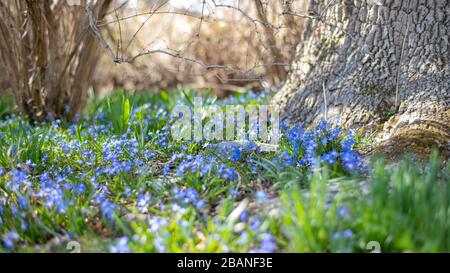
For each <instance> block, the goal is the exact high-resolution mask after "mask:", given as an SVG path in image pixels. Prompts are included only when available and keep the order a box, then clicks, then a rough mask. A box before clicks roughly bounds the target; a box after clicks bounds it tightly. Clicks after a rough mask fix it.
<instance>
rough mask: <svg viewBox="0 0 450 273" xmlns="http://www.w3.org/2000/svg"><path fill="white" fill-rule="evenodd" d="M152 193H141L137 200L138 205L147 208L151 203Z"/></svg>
mask: <svg viewBox="0 0 450 273" xmlns="http://www.w3.org/2000/svg"><path fill="white" fill-rule="evenodd" d="M150 200H151V195H150V194H140V195H139V196H138V199H137V201H136V206H137V207H139V208H141V209H142V208H145V207H147V206H148V205H149V204H150Z"/></svg>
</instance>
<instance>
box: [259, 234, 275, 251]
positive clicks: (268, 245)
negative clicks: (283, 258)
mask: <svg viewBox="0 0 450 273" xmlns="http://www.w3.org/2000/svg"><path fill="white" fill-rule="evenodd" d="M261 237H262V239H261V242H260V244H261V245H260V249H259V251H258V252H263V253H273V252H275V251H276V250H277V244H276V241H275V238H274V237H273V235H272V234H271V233H269V232H266V233H263V234H262V235H261Z"/></svg>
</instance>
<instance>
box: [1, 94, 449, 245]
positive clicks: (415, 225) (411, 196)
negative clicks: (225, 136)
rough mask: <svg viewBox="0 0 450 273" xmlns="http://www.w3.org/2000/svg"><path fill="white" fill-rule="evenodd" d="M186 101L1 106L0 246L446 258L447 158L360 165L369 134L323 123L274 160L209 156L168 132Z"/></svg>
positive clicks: (265, 155)
mask: <svg viewBox="0 0 450 273" xmlns="http://www.w3.org/2000/svg"><path fill="white" fill-rule="evenodd" d="M195 94H196V93H195V91H194V90H181V91H177V92H171V93H168V92H164V91H163V92H160V93H158V94H155V93H150V92H149V93H139V94H138V93H136V94H128V93H125V92H118V93H117V94H115V95H113V96H111V97H108V98H105V99H96V100H93V101H91V102H90V103H89V105H88V106H87V107H86V108H85V109H84V112H83V115H82V116H80V117H79V119H78V120H77V121H76V122H67V121H64V120H58V121H53V122H48V123H43V124H31V123H30V122H29V121H28V120H26V119H23V118H20V117H17V116H15V115H12V114H11V112H10V111H11V110H10V109H12V108H11V106H10V105H11V102H1V103H0V115H1V116H2V120H1V121H0V128H1V130H0V168H1V169H0V240H1V244H0V252H69V250H68V249H66V246H67V243H68V242H69V241H77V242H79V243H80V246H81V250H82V251H84V252H103V251H113V252H117V251H133V252H370V251H371V249H372V248H371V247H370V246H371V245H373V244H375V245H376V244H379V246H380V250H381V251H383V252H411V251H414V252H415V251H419V252H448V251H450V236H449V231H450V225H449V220H448V218H449V216H450V206H449V201H450V189H449V183H450V164H447V165H446V166H445V165H444V164H443V163H441V161H440V160H439V156H438V155H437V153H434V154H433V156H432V157H431V158H430V161H429V162H428V163H421V162H411V161H410V160H408V157H405V159H404V160H402V161H400V162H397V163H396V164H387V163H386V162H384V161H383V160H382V159H381V158H373V159H372V160H371V161H370V163H368V164H367V165H363V164H362V163H361V159H360V158H359V157H358V156H357V154H356V152H355V151H354V149H357V148H361V147H367V146H368V145H370V142H372V141H373V139H372V136H370V135H361V134H359V133H357V134H356V135H355V136H353V135H352V134H348V133H347V132H346V131H342V132H340V131H333V129H332V128H325V127H319V128H318V129H316V130H315V131H313V132H310V133H308V132H305V133H303V132H302V133H301V134H300V135H298V134H294V135H289V134H288V133H287V132H286V133H285V135H284V136H283V138H282V141H281V144H280V151H279V152H259V151H257V150H256V149H255V150H251V151H250V152H245V153H244V152H243V151H241V153H239V156H236V157H233V153H234V152H235V151H233V150H231V151H228V153H225V155H223V154H217V153H215V152H213V151H211V150H208V149H207V148H205V147H206V144H207V142H206V141H204V140H203V141H200V142H195V141H174V140H173V139H172V138H171V134H170V129H169V128H170V125H171V124H172V123H173V121H174V118H173V117H171V116H170V111H171V109H173V107H174V106H175V105H177V104H178V103H184V104H185V105H192V103H193V100H194V96H195ZM269 98H270V94H263V95H259V96H256V95H254V94H251V93H249V94H244V95H239V96H236V97H232V98H230V99H228V100H226V101H220V100H217V99H216V98H215V97H214V96H211V95H209V94H205V95H204V97H203V102H204V105H212V104H217V105H220V107H224V106H225V105H227V104H244V105H259V104H265V103H267V101H268V99H269ZM207 121H208V120H207V118H205V119H204V120H203V122H207ZM294 132H297V133H298V132H300V131H294ZM333 132H334V133H335V134H334V133H333ZM333 134H334V135H333ZM330 135H332V136H330ZM327 138H329V140H327ZM353 140H354V141H356V142H355V143H353ZM313 144H314V145H315V144H317V147H316V149H314V151H313V155H312V154H311V153H312V152H311V151H310V150H309V148H308V147H311V146H314V145H313ZM352 147H353V149H352ZM332 152H335V153H336V154H338V156H337V157H336V158H332V159H329V157H326V155H330V154H332ZM315 156H318V157H321V158H328V159H329V160H322V161H320V162H318V163H317V164H315V166H313V165H314V164H313V165H311V164H312V162H315V161H314V158H315ZM324 156H325V157H324ZM291 161H292V162H291ZM289 162H290V163H289ZM299 162H301V163H299ZM288 163H289V164H288Z"/></svg>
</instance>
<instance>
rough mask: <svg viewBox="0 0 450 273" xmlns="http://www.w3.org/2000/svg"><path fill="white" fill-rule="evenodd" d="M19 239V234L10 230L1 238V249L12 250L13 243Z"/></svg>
mask: <svg viewBox="0 0 450 273" xmlns="http://www.w3.org/2000/svg"><path fill="white" fill-rule="evenodd" d="M18 239H19V234H18V233H17V232H16V231H15V230H12V231H10V232H8V233H7V234H6V235H4V236H3V240H2V243H3V247H4V248H6V249H13V248H14V244H15V242H16V241H17V240H18Z"/></svg>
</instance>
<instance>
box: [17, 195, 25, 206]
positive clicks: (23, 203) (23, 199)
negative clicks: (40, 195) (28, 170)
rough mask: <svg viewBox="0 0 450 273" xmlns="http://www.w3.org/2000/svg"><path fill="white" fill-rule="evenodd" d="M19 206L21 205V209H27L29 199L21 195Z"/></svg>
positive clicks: (18, 198)
mask: <svg viewBox="0 0 450 273" xmlns="http://www.w3.org/2000/svg"><path fill="white" fill-rule="evenodd" d="M17 204H18V205H19V208H21V209H27V208H28V199H26V198H25V197H24V196H22V195H19V196H18V197H17Z"/></svg>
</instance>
